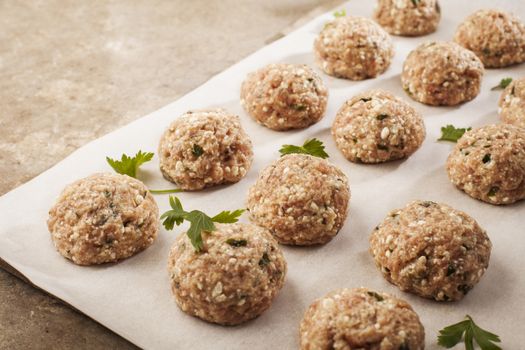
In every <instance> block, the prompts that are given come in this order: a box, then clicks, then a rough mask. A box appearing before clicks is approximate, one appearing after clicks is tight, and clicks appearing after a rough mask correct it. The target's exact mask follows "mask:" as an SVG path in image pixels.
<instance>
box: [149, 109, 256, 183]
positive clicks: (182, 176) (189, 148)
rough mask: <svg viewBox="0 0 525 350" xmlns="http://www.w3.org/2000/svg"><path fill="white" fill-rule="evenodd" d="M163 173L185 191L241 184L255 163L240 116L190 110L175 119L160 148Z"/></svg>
mask: <svg viewBox="0 0 525 350" xmlns="http://www.w3.org/2000/svg"><path fill="white" fill-rule="evenodd" d="M159 158H160V170H161V172H162V174H163V175H164V177H165V178H166V179H167V180H169V181H171V182H173V183H175V184H176V185H178V186H179V187H180V188H181V189H183V190H189V191H191V190H200V189H203V188H205V187H210V186H215V185H220V184H228V183H235V182H238V181H240V180H241V179H242V178H243V177H244V176H245V175H246V173H247V172H248V170H249V169H250V166H251V164H252V160H253V150H252V142H251V141H250V138H249V137H248V135H247V134H246V133H245V132H244V129H243V128H242V126H241V123H240V119H239V117H238V116H236V115H233V114H231V113H228V112H227V111H225V110H224V109H207V110H196V111H189V112H187V113H185V114H184V115H182V116H181V117H179V118H177V119H175V121H174V122H173V123H171V125H170V126H169V127H168V129H167V130H166V131H165V132H164V134H163V135H162V138H161V140H160V145H159Z"/></svg>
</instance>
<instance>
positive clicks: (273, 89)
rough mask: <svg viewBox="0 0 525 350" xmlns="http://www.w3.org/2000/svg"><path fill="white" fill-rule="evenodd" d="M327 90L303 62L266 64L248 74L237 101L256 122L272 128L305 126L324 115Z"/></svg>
mask: <svg viewBox="0 0 525 350" xmlns="http://www.w3.org/2000/svg"><path fill="white" fill-rule="evenodd" d="M327 101H328V90H327V89H326V87H325V86H324V84H323V81H322V80H321V78H320V77H319V75H317V73H316V72H314V71H313V70H312V69H311V68H310V67H308V66H307V65H304V64H270V65H267V66H266V67H264V68H261V69H259V70H258V71H256V72H253V73H251V74H249V75H248V77H247V78H246V80H245V81H244V82H243V83H242V86H241V105H242V106H243V107H244V109H245V110H246V112H248V114H249V115H251V116H252V117H253V118H254V119H255V120H256V121H257V122H258V123H260V124H262V125H264V126H266V127H268V128H270V129H273V130H289V129H301V128H306V127H308V126H310V125H312V124H315V123H317V122H318V121H319V120H321V118H322V117H323V116H324V113H325V111H326V103H327Z"/></svg>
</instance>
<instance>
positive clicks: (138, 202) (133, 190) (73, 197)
mask: <svg viewBox="0 0 525 350" xmlns="http://www.w3.org/2000/svg"><path fill="white" fill-rule="evenodd" d="M158 216H159V209H158V207H157V203H155V200H154V199H153V196H152V195H151V194H150V193H149V191H148V189H147V188H146V186H144V184H143V183H142V182H140V181H139V180H136V179H134V178H131V177H129V176H127V175H119V174H109V173H102V174H94V175H91V176H88V177H86V178H84V179H81V180H78V181H76V182H73V183H72V184H69V185H67V186H66V188H65V189H64V190H63V191H62V193H61V194H60V197H59V198H58V200H57V201H56V203H55V205H54V206H53V207H52V208H51V210H49V219H48V221H47V226H48V228H49V232H50V233H51V238H52V239H53V243H54V244H55V247H56V249H57V250H58V252H59V253H60V254H62V255H63V256H64V257H65V258H67V259H70V260H71V261H73V262H74V263H75V264H78V265H95V264H103V263H108V262H116V261H118V260H121V259H125V258H128V257H130V256H132V255H134V254H136V253H138V252H140V251H142V250H144V249H146V248H147V247H149V246H150V245H151V244H152V243H153V241H155V238H156V237H157V232H158V230H159V225H158Z"/></svg>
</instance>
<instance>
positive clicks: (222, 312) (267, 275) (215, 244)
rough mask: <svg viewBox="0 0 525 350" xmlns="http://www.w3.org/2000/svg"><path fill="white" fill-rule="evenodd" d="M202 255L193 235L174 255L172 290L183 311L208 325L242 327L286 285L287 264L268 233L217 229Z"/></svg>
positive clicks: (179, 239)
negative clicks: (197, 248) (193, 239)
mask: <svg viewBox="0 0 525 350" xmlns="http://www.w3.org/2000/svg"><path fill="white" fill-rule="evenodd" d="M216 228H217V230H216V231H213V232H211V233H209V234H206V233H203V241H204V249H203V250H202V251H201V252H196V251H195V249H194V248H193V246H192V245H191V241H190V239H189V238H188V235H187V234H185V233H184V234H181V235H179V236H178V237H177V240H176V242H175V244H174V245H173V248H172V249H171V252H170V256H169V261H168V272H169V276H170V280H171V290H172V292H173V294H174V295H175V301H176V302H177V305H179V307H180V308H181V309H182V311H184V312H186V313H188V314H190V315H192V316H197V317H199V318H201V319H203V320H205V321H208V322H214V323H219V324H222V325H236V324H239V323H242V322H245V321H248V320H251V319H252V318H255V317H257V316H259V315H260V314H261V313H263V312H264V311H265V310H266V309H268V308H269V307H270V305H271V303H272V300H273V299H274V298H275V296H276V295H277V293H278V292H279V290H280V289H281V288H282V286H283V284H284V279H285V275H286V261H285V260H284V256H283V253H282V252H281V249H280V248H279V246H278V244H277V241H275V239H274V238H273V237H272V235H271V234H270V233H269V232H268V230H266V229H263V228H261V227H258V226H255V225H249V224H240V223H239V224H227V225H224V224H217V225H216Z"/></svg>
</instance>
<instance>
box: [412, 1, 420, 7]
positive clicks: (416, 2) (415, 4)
mask: <svg viewBox="0 0 525 350" xmlns="http://www.w3.org/2000/svg"><path fill="white" fill-rule="evenodd" d="M420 2H421V0H412V3H413V4H414V6H417V5H419V3H420Z"/></svg>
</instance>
